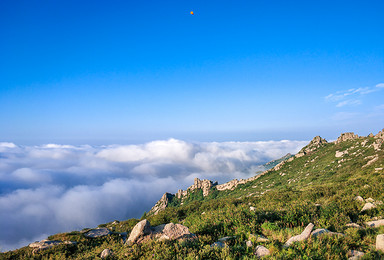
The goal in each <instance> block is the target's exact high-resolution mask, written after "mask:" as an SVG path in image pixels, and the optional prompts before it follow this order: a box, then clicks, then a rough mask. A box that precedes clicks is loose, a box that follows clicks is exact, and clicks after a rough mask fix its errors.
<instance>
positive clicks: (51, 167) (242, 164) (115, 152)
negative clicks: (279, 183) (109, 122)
mask: <svg viewBox="0 0 384 260" xmlns="http://www.w3.org/2000/svg"><path fill="white" fill-rule="evenodd" d="M306 144H307V141H287V140H283V141H260V142H220V143H218V142H209V143H192V142H185V141H181V140H176V139H169V140H162V141H153V142H148V143H145V144H141V145H109V146H90V145H81V146H72V145H57V144H47V145H41V146H20V145H15V144H13V143H6V142H3V143H1V142H0V250H2V251H6V250H11V249H15V248H18V247H22V246H25V245H27V244H28V243H30V242H33V241H36V240H41V239H44V238H46V237H47V236H49V235H51V234H55V233H58V232H67V231H72V230H81V229H83V228H85V227H96V226H97V225H98V224H101V223H106V222H110V221H113V220H115V219H117V220H124V219H127V218H132V217H136V218H138V217H140V216H141V215H142V214H143V213H144V212H145V211H149V210H150V208H151V207H152V206H153V205H154V203H155V202H156V201H157V200H158V199H160V197H161V195H162V194H163V193H164V192H172V193H175V192H176V191H177V190H178V189H186V188H187V187H189V186H190V185H192V184H193V179H194V178H196V177H198V178H201V179H210V180H213V181H218V182H219V183H224V182H227V181H229V180H231V179H234V178H238V179H239V178H249V177H251V176H254V175H255V173H256V172H257V171H260V170H263V167H262V166H261V165H262V164H264V163H266V162H269V161H271V160H273V159H277V158H280V157H282V156H284V155H285V154H287V153H297V152H298V151H299V150H300V149H301V148H302V147H303V146H304V145H306Z"/></svg>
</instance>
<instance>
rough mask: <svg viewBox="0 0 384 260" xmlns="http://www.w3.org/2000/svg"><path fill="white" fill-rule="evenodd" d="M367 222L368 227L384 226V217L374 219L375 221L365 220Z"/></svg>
mask: <svg viewBox="0 0 384 260" xmlns="http://www.w3.org/2000/svg"><path fill="white" fill-rule="evenodd" d="M365 224H366V225H367V226H368V227H372V228H376V227H380V226H384V219H379V220H374V221H368V222H365Z"/></svg>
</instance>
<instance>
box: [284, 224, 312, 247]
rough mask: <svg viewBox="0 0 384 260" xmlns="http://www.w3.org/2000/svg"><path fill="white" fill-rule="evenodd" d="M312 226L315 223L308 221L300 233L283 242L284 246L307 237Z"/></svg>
mask: <svg viewBox="0 0 384 260" xmlns="http://www.w3.org/2000/svg"><path fill="white" fill-rule="evenodd" d="M314 226H315V225H313V224H312V223H309V224H308V225H307V227H306V228H305V229H304V231H303V232H302V233H301V234H300V235H297V236H294V237H291V238H290V239H288V241H287V242H285V244H284V246H285V247H288V246H290V245H291V244H292V243H294V242H297V241H303V240H306V239H308V237H309V236H310V235H311V232H312V229H313V227H314Z"/></svg>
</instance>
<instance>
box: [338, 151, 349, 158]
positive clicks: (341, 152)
mask: <svg viewBox="0 0 384 260" xmlns="http://www.w3.org/2000/svg"><path fill="white" fill-rule="evenodd" d="M344 154H348V151H344V152H343V151H336V154H335V157H336V158H339V157H342V156H343V155H344Z"/></svg>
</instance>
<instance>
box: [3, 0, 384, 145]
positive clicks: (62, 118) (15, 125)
mask: <svg viewBox="0 0 384 260" xmlns="http://www.w3.org/2000/svg"><path fill="white" fill-rule="evenodd" d="M383 10H384V2H383V1H316V2H315V1H222V0H221V1H70V0H67V1H33V0H27V1H8V0H3V1H1V2H0V37H1V41H0V57H1V58H0V122H1V124H0V139H1V141H8V142H16V143H19V144H33V143H35V144H41V143H49V142H56V143H77V144H78V143H99V144H108V143H132V142H142V141H148V140H153V139H163V138H170V137H174V138H181V139H185V140H196V141H227V140H239V141H245V140H250V141H251V140H269V139H275V140H280V139H296V140H308V139H310V138H312V137H313V136H314V135H322V136H323V137H325V138H329V139H332V138H333V139H334V138H336V137H337V136H338V134H339V133H340V132H343V131H355V132H357V133H359V134H361V135H367V134H369V133H370V132H371V131H372V132H377V131H379V130H380V129H382V128H383V127H384V87H383V85H382V83H384V47H383V46H384V44H383V43H384V33H383V31H384V20H383V19H382V14H383ZM190 11H194V13H195V15H193V16H192V15H190V13H189V12H190Z"/></svg>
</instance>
